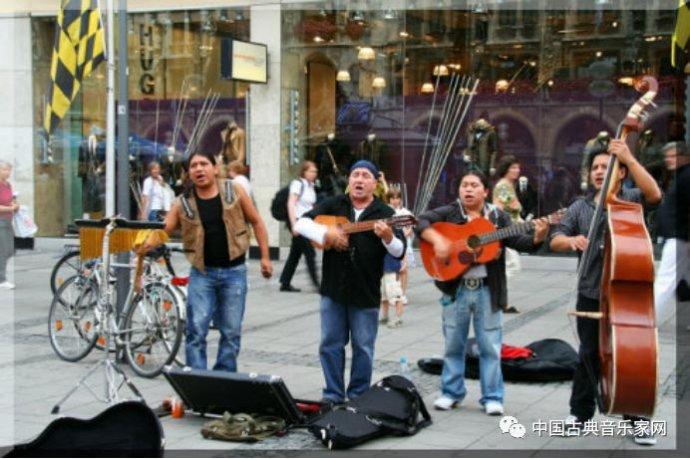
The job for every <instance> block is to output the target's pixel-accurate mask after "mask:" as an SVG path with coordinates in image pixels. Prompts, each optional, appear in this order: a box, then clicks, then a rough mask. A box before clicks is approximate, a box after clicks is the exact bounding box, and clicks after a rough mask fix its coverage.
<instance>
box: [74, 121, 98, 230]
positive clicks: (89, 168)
mask: <svg viewBox="0 0 690 459" xmlns="http://www.w3.org/2000/svg"><path fill="white" fill-rule="evenodd" d="M95 132H96V130H94V129H92V134H91V135H89V137H88V139H87V140H86V142H82V144H81V146H80V147H79V169H78V175H79V177H80V178H81V187H82V188H81V189H82V211H83V213H84V218H101V217H102V216H103V200H102V199H101V186H100V185H101V184H100V181H101V175H102V174H103V165H102V164H101V162H100V161H99V159H98V137H97V135H96V133H95Z"/></svg>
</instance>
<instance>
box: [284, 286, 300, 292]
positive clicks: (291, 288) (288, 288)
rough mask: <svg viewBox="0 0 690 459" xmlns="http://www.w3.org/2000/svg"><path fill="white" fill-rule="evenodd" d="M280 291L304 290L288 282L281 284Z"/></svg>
mask: <svg viewBox="0 0 690 459" xmlns="http://www.w3.org/2000/svg"><path fill="white" fill-rule="evenodd" d="M280 291H281V292H301V291H302V290H300V289H298V288H295V287H293V286H292V285H290V284H287V285H281V286H280Z"/></svg>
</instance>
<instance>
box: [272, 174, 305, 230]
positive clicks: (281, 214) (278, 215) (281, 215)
mask: <svg viewBox="0 0 690 459" xmlns="http://www.w3.org/2000/svg"><path fill="white" fill-rule="evenodd" d="M299 183H300V189H299V197H300V198H301V197H302V194H303V193H304V182H303V181H301V180H300V181H299ZM290 185H292V182H290V183H289V184H288V185H287V186H284V187H283V188H281V189H280V190H278V192H277V193H276V194H275V196H273V201H271V215H272V216H273V218H275V219H276V220H278V221H279V222H286V221H288V219H289V216H288V209H287V202H288V197H289V196H290Z"/></svg>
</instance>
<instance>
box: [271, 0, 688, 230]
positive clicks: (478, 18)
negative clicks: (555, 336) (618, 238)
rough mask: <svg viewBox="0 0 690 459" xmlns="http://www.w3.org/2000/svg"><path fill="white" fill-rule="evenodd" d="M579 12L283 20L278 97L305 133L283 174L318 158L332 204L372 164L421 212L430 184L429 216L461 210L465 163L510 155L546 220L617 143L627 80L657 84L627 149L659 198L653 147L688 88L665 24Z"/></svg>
mask: <svg viewBox="0 0 690 459" xmlns="http://www.w3.org/2000/svg"><path fill="white" fill-rule="evenodd" d="M480 3H481V2H480ZM577 3H578V5H577V8H573V9H572V10H569V11H544V10H538V9H536V8H537V6H538V5H537V4H536V2H515V3H514V4H513V8H512V9H511V8H504V9H501V10H497V11H493V10H491V9H488V8H486V7H484V6H482V7H476V8H474V9H473V10H418V9H408V10H386V9H380V10H362V11H359V10H354V9H350V10H348V11H344V10H338V11H336V10H326V9H318V8H314V7H312V6H310V8H312V9H304V6H302V9H297V8H298V7H295V6H291V7H289V8H288V7H286V8H285V9H284V10H283V56H282V62H283V75H284V77H283V87H284V88H285V91H286V95H287V94H288V93H289V92H291V91H292V92H295V93H296V94H297V95H298V101H299V111H298V112H299V120H298V121H299V123H298V124H299V126H300V128H301V131H300V136H299V139H300V142H298V146H297V147H296V148H295V147H294V145H288V142H287V139H285V140H286V142H284V145H287V146H288V148H287V150H288V155H287V157H288V158H289V159H290V163H291V164H295V163H297V162H298V161H299V160H300V159H303V158H308V159H315V160H316V161H317V163H318V165H319V167H320V169H321V172H320V180H321V190H322V193H323V194H324V195H327V194H331V193H333V192H337V191H338V187H337V186H334V185H333V184H334V183H338V182H339V181H340V183H341V184H342V180H343V178H342V176H344V175H345V174H346V172H347V169H348V166H349V165H350V164H351V163H352V162H353V161H354V160H356V159H358V158H362V157H366V158H369V159H373V160H375V161H376V162H378V163H379V166H380V167H381V168H382V170H384V171H385V174H386V178H387V179H388V181H389V183H392V184H393V185H394V186H396V187H400V188H401V189H402V190H403V193H404V195H405V196H406V197H405V200H406V203H407V206H408V207H410V208H414V207H417V208H418V210H419V206H418V205H416V204H418V202H419V200H420V192H421V194H422V195H423V194H424V193H423V188H424V187H425V186H427V187H428V185H425V183H426V181H427V180H431V181H432V182H433V183H432V185H431V196H430V198H429V199H428V203H427V204H428V205H427V206H426V207H433V206H437V205H440V204H441V203H446V202H449V201H451V200H453V199H454V198H456V197H457V188H458V183H459V178H460V176H461V174H462V173H463V171H465V170H467V168H468V167H469V164H468V162H467V161H466V160H467V158H468V157H472V158H477V157H487V158H495V160H494V162H493V163H491V165H490V166H491V167H487V172H492V171H490V170H489V169H494V168H495V166H496V165H497V163H498V161H499V160H500V159H501V158H502V157H504V156H506V155H514V156H515V157H516V158H517V160H518V161H519V162H520V164H521V169H522V173H521V175H522V176H524V177H525V178H526V183H527V184H526V185H525V188H524V190H525V191H524V192H525V193H526V194H525V200H526V201H529V204H528V206H526V207H528V208H527V209H526V212H525V214H529V213H531V214H533V215H544V214H546V213H548V212H551V211H553V210H555V209H557V208H559V207H562V206H567V205H568V204H569V203H570V202H572V200H573V199H575V198H576V197H577V196H579V195H581V194H582V193H584V192H585V191H586V189H585V188H586V184H584V185H582V184H581V170H580V166H581V164H582V159H583V152H584V151H585V149H586V145H587V143H588V141H590V140H591V139H593V138H595V137H596V136H597V135H598V134H599V133H600V132H601V131H606V132H608V133H609V134H611V135H614V134H615V132H616V127H617V125H618V124H619V123H620V122H621V120H623V118H624V117H625V115H626V113H627V111H628V109H629V108H630V106H631V105H632V104H633V103H634V102H635V101H636V100H637V99H638V98H639V97H640V96H641V94H640V93H638V92H636V91H635V90H634V89H633V87H632V78H633V77H636V76H639V75H644V74H648V75H653V76H655V77H656V78H657V79H658V81H659V84H660V90H659V94H658V96H657V99H656V104H657V105H658V107H656V108H655V109H654V110H653V111H652V112H651V113H650V117H649V119H648V120H647V122H646V126H645V129H646V131H645V133H644V134H643V135H640V136H639V138H636V139H635V140H633V141H632V142H630V144H631V146H632V148H633V150H634V153H635V154H636V155H637V157H638V158H639V159H640V161H641V162H642V163H643V164H644V165H645V167H647V168H648V169H649V170H650V172H652V174H653V175H654V177H655V178H656V179H657V180H658V181H659V183H660V184H661V185H662V186H664V185H665V184H666V182H667V180H668V177H667V174H665V172H664V167H663V162H662V161H660V149H661V146H663V144H664V143H666V142H667V141H671V140H682V138H683V136H684V131H683V125H682V118H683V117H682V113H683V110H684V107H683V105H682V99H683V94H684V92H683V91H684V82H683V79H682V74H681V73H680V72H678V71H675V70H674V69H672V68H671V67H670V62H669V61H670V52H669V49H670V39H671V34H672V32H673V27H674V19H673V18H674V16H673V11H658V10H653V9H651V7H647V6H645V5H643V4H640V5H639V7H640V8H641V9H640V10H631V9H628V8H626V9H623V8H622V7H621V9H601V8H598V7H597V5H595V2H593V1H589V2H577ZM580 3H582V5H580ZM645 8H649V9H645ZM454 75H458V76H454ZM462 78H464V79H465V80H462ZM467 79H471V81H474V80H477V81H478V86H477V89H476V91H475V92H474V93H472V94H469V93H467V92H465V93H464V94H459V96H460V97H464V99H463V103H466V104H467V109H466V112H465V113H464V114H463V113H462V112H461V113H460V114H459V115H458V116H457V117H454V113H455V112H453V111H451V110H450V108H449V107H452V106H453V99H452V98H453V97H456V103H458V102H459V101H458V100H457V97H458V92H457V91H454V90H453V84H459V83H457V81H458V80H460V81H467ZM454 82H456V83H454ZM284 100H285V101H287V100H289V98H288V97H284ZM286 105H287V104H285V105H284V106H286ZM288 111H289V110H287V107H286V116H287V115H288V114H289V113H288ZM286 119H289V117H288V118H286ZM458 122H461V123H462V125H461V126H460V128H459V129H458V130H457V135H454V133H455V132H454V130H453V128H454V127H455V124H457V123H458ZM329 134H334V136H333V137H332V138H330V137H329ZM371 135H373V136H375V140H374V142H373V144H369V143H368V139H371V138H372V137H371ZM444 143H445V147H446V148H442V147H437V145H438V144H444ZM369 145H372V146H371V147H370V146H369ZM430 161H431V162H430ZM439 161H440V163H439ZM429 164H432V166H433V165H435V166H438V167H437V169H438V170H437V174H436V176H435V177H434V176H432V175H433V174H430V173H429V172H428V170H427V169H428V168H429ZM432 168H433V167H432ZM336 170H337V171H340V177H339V176H338V174H337V173H335V171H336ZM291 171H292V172H294V169H291ZM289 175H290V174H288V176H289ZM497 179H498V177H497V176H493V177H492V181H493V182H495V181H496V180H497ZM523 183H525V180H523ZM418 184H419V185H420V186H419V187H418ZM528 195H529V199H528V197H527V196H528ZM650 224H651V222H650ZM651 228H653V224H652V225H651Z"/></svg>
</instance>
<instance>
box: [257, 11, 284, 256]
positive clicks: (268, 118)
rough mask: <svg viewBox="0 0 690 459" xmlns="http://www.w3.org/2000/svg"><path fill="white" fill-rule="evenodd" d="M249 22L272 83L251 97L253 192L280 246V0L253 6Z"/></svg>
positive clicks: (261, 86) (270, 233) (273, 244)
mask: <svg viewBox="0 0 690 459" xmlns="http://www.w3.org/2000/svg"><path fill="white" fill-rule="evenodd" d="M249 22H250V37H251V38H250V40H251V41H253V42H257V43H262V44H265V45H267V48H268V83H267V84H265V85H264V84H252V85H251V89H250V97H249V164H250V166H251V183H252V192H253V194H254V199H255V200H256V205H257V208H258V209H259V212H260V213H261V216H262V217H263V219H264V222H265V223H266V228H267V230H268V240H269V244H270V246H271V247H272V248H274V247H275V248H276V249H277V248H278V247H279V246H280V222H278V221H276V220H275V219H273V217H272V216H271V213H270V212H269V209H270V208H271V200H272V199H273V196H274V195H275V193H276V191H277V190H278V189H279V188H280V170H281V163H282V152H283V150H282V146H281V138H282V135H281V133H282V131H281V126H282V125H281V112H282V110H281V107H282V105H281V90H280V87H281V19H280V3H279V2H276V3H274V4H264V5H257V6H252V7H251V13H250V21H249ZM274 250H275V249H274ZM272 252H273V250H272ZM276 252H277V250H276Z"/></svg>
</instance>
